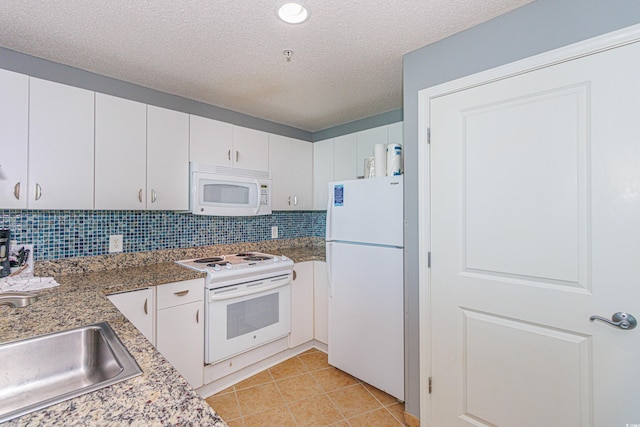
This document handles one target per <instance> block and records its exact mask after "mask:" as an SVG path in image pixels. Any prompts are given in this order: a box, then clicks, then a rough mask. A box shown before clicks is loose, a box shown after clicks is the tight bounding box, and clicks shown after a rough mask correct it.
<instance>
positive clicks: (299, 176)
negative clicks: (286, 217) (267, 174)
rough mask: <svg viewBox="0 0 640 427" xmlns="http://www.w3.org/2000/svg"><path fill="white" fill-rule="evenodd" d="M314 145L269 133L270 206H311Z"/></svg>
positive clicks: (305, 207)
mask: <svg viewBox="0 0 640 427" xmlns="http://www.w3.org/2000/svg"><path fill="white" fill-rule="evenodd" d="M312 164H313V146H312V144H311V143H310V142H306V141H301V140H297V139H293V138H289V137H286V136H281V135H273V134H271V135H269V165H270V166H271V178H272V180H273V182H272V186H271V207H272V209H273V210H277V211H282V210H310V209H311V208H312V205H313V199H312V193H313V185H312V180H313V173H312V170H311V169H312V168H311V166H312Z"/></svg>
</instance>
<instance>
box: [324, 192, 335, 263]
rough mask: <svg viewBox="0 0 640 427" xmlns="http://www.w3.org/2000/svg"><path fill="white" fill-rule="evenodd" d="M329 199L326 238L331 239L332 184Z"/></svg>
mask: <svg viewBox="0 0 640 427" xmlns="http://www.w3.org/2000/svg"><path fill="white" fill-rule="evenodd" d="M327 199H328V200H327V220H326V221H327V222H326V232H325V240H331V205H332V204H333V191H331V184H329V197H327ZM327 265H328V264H327Z"/></svg>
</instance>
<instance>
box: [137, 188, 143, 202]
mask: <svg viewBox="0 0 640 427" xmlns="http://www.w3.org/2000/svg"><path fill="white" fill-rule="evenodd" d="M138 200H139V201H140V203H142V188H141V189H140V191H138Z"/></svg>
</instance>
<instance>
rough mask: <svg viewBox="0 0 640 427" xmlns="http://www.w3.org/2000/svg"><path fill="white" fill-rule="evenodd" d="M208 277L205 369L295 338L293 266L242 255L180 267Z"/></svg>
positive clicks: (191, 261)
mask: <svg viewBox="0 0 640 427" xmlns="http://www.w3.org/2000/svg"><path fill="white" fill-rule="evenodd" d="M177 263H178V264H180V265H182V266H185V267H188V268H191V269H193V270H197V271H203V272H206V273H207V278H206V280H205V363H207V364H214V363H218V362H220V361H223V360H225V359H228V358H230V357H233V356H235V355H237V354H240V353H244V352H246V351H248V350H251V349H253V348H255V347H258V346H260V345H263V344H266V343H268V342H271V341H274V340H277V339H279V338H282V337H284V336H286V335H288V334H289V333H290V332H291V321H290V315H291V283H292V281H293V261H292V260H290V259H289V258H287V257H286V256H284V255H282V256H278V255H270V254H265V253H261V252H242V253H238V254H233V255H220V256H211V257H205V258H196V259H189V260H183V261H177Z"/></svg>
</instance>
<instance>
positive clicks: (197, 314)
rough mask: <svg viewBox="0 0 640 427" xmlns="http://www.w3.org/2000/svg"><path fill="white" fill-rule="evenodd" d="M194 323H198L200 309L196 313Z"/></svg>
mask: <svg viewBox="0 0 640 427" xmlns="http://www.w3.org/2000/svg"><path fill="white" fill-rule="evenodd" d="M196 323H200V309H198V311H196Z"/></svg>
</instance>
